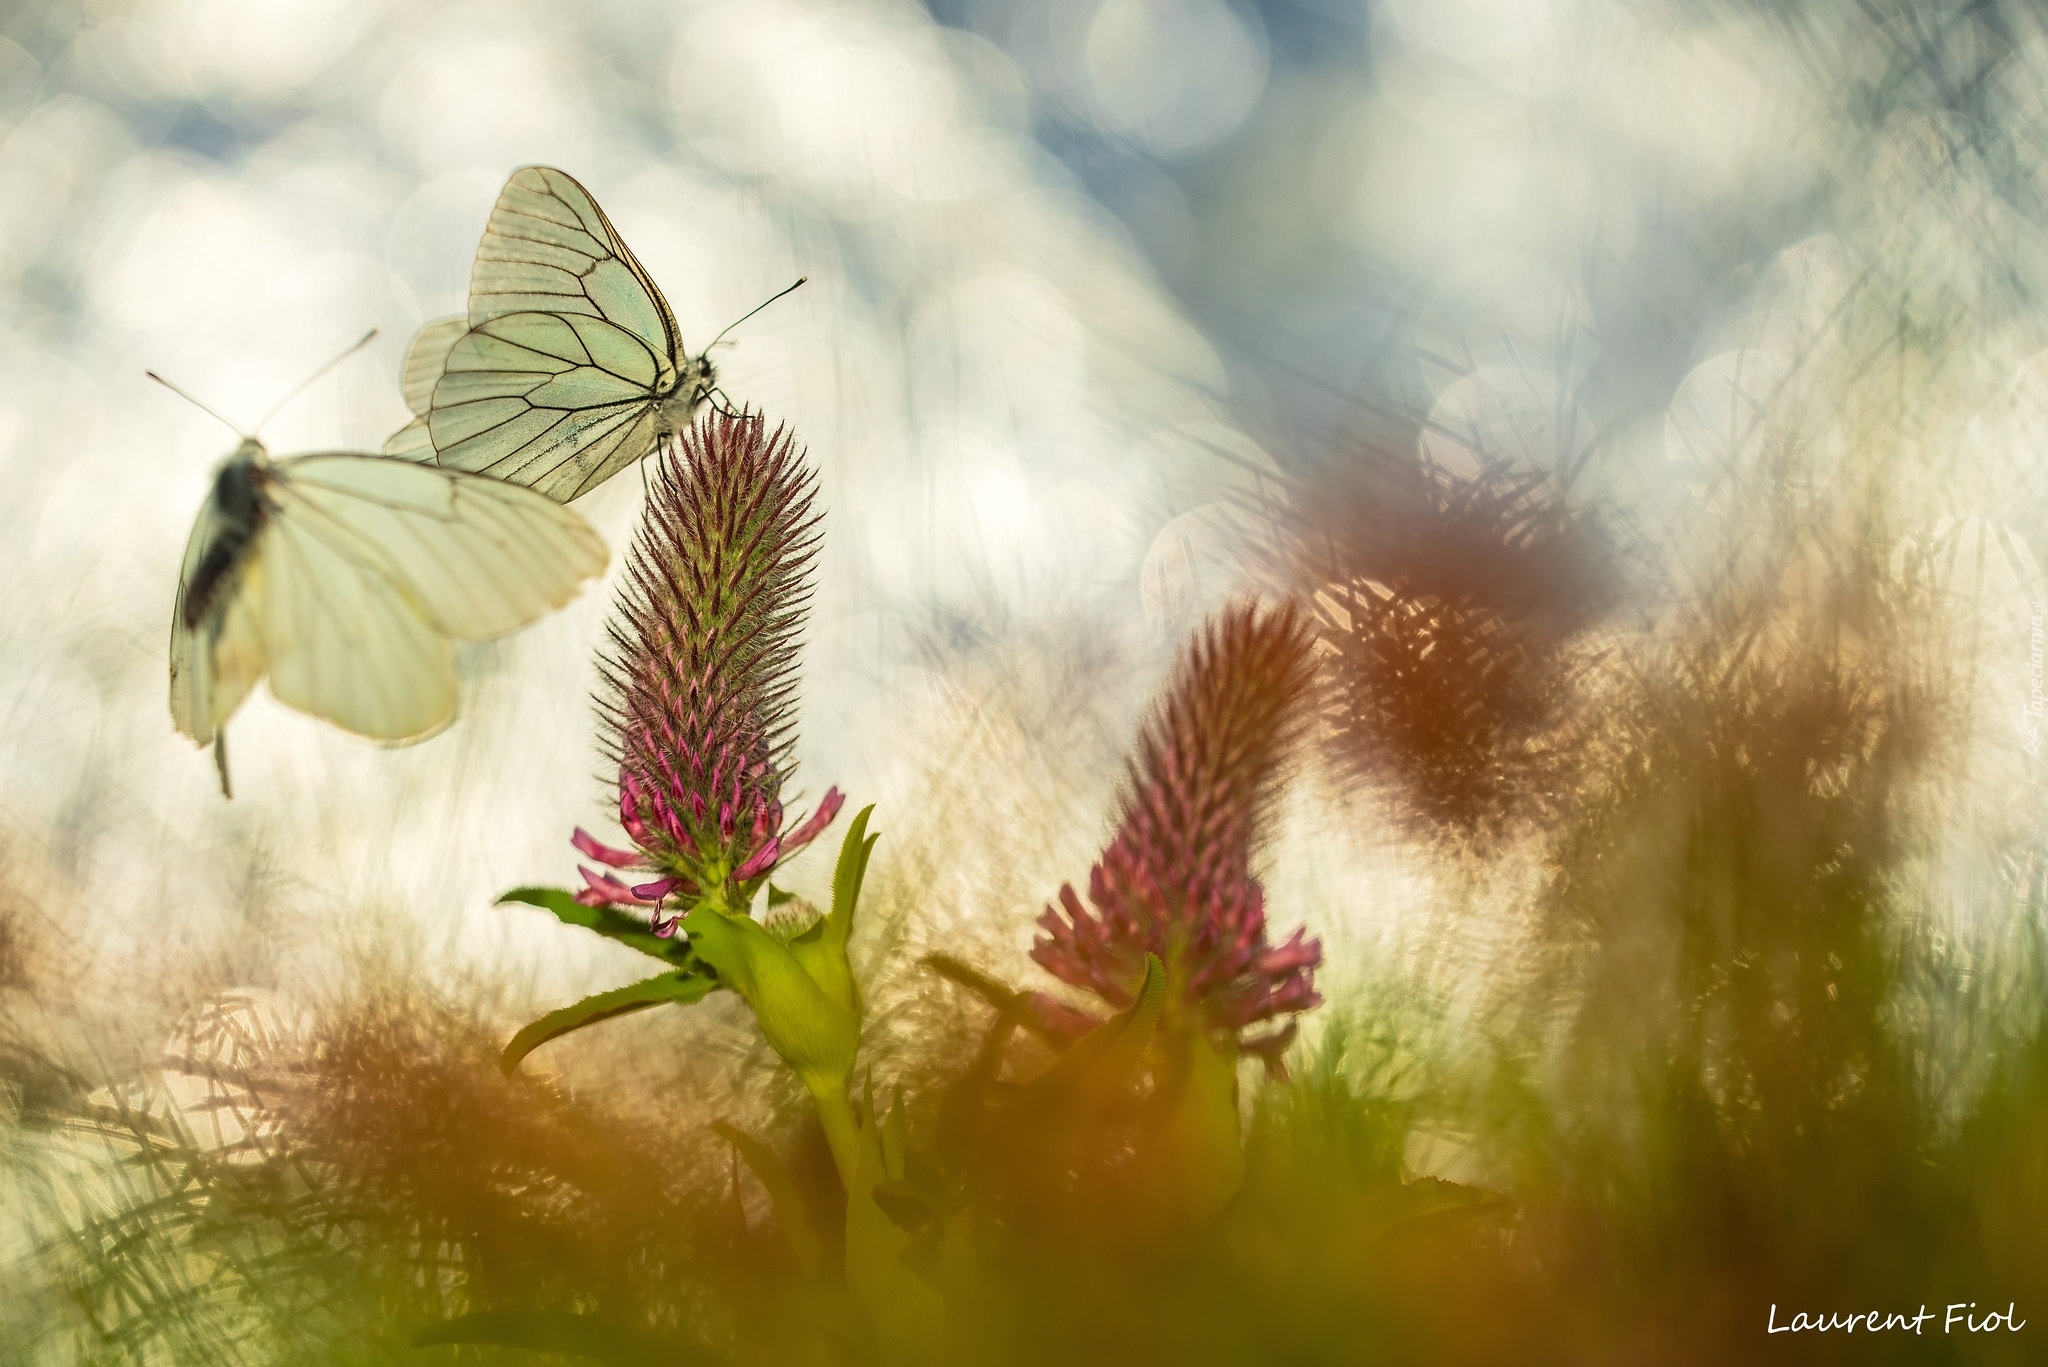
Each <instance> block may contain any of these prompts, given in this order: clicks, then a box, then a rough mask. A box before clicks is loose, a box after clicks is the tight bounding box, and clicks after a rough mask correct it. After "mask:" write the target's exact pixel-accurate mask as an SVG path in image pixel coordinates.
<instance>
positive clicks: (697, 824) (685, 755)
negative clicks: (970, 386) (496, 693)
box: [574, 413, 843, 934]
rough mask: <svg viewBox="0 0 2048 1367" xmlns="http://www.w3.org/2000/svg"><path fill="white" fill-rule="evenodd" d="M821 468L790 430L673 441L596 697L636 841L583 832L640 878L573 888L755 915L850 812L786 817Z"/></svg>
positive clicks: (596, 880)
mask: <svg viewBox="0 0 2048 1367" xmlns="http://www.w3.org/2000/svg"><path fill="white" fill-rule="evenodd" d="M816 491H817V477H816V475H815V474H814V473H813V472H812V471H811V470H810V469H809V468H808V467H807V466H806V465H805V464H804V462H803V455H802V453H801V452H800V451H799V450H797V448H796V446H795V444H794V442H793V441H792V440H791V438H790V436H789V435H788V433H787V431H786V430H784V429H783V428H781V427H777V428H776V429H774V430H773V431H772V432H771V431H770V430H769V429H768V426H767V424H766V423H765V422H764V421H763V420H762V419H761V418H760V417H758V416H755V415H750V414H746V413H737V414H733V413H724V414H707V415H706V416H705V417H704V418H703V419H702V420H701V421H700V422H699V423H698V424H697V425H696V426H695V427H694V428H692V429H691V430H690V431H689V432H687V433H685V434H683V436H682V437H681V439H680V440H679V441H677V442H675V443H673V444H671V445H668V446H666V447H664V449H663V452H662V454H661V456H660V457H659V459H658V461H657V468H656V475H655V479H654V484H653V488H652V491H651V493H650V496H649V498H648V501H647V509H646V512H645V514H644V515H643V517H642V520H641V524H640V531H639V534H638V536H637V537H635V539H634V542H633V548H632V551H631V553H630V555H629V557H628V560H627V566H626V576H625V583H624V584H623V586H622V587H621V588H620V590H619V598H618V608H617V615H616V616H615V618H614V620H613V622H612V625H611V628H610V636H611V641H610V645H609V648H608V649H607V650H606V652H605V654H604V656H603V657H602V669H603V674H604V685H605V686H604V690H603V692H602V693H601V694H600V696H599V700H598V710H599V715H600V720H601V722H602V730H603V733H604V738H605V745H606V748H607V750H608V751H609V757H610V758H611V759H612V760H613V761H614V762H615V763H616V764H617V766H618V782H619V824H620V826H621V827H623V828H624V829H625V832H626V835H627V837H628V838H629V839H630V840H631V841H632V843H633V845H634V849H632V850H619V849H614V848H611V847H609V846H606V845H604V844H601V843H600V842H599V841H597V840H596V839H595V838H593V837H592V836H591V835H589V834H588V833H587V832H585V831H583V830H581V829H579V830H578V831H577V832H576V835H575V839H574V843H575V845H576V848H577V849H578V850H580V851H582V852H583V853H584V854H586V855H588V856H589V857H590V858H592V859H594V860H596V861H598V862H599V863H601V864H606V865H610V866H611V867H612V868H614V869H620V870H635V871H637V874H636V877H635V880H634V881H633V882H630V883H629V882H627V881H625V880H624V879H622V878H620V877H618V876H615V875H612V874H606V873H598V872H595V871H593V870H591V869H588V868H584V869H583V870H582V873H583V880H584V884H585V886H584V888H583V890H582V891H581V892H580V893H578V894H577V900H579V901H582V902H585V903H587V904H591V905H602V904H606V903H614V904H620V905H625V906H641V907H652V908H654V909H655V916H654V920H655V928H656V929H657V931H659V932H661V933H663V934H669V933H673V931H674V928H675V917H674V916H664V915H663V914H662V912H661V908H663V907H664V906H666V905H668V903H669V900H670V899H671V898H675V899H677V900H678V901H680V902H682V903H683V905H684V906H685V907H687V906H688V905H691V904H694V903H695V902H697V901H699V900H711V901H715V902H717V903H718V904H719V905H720V906H721V907H724V908H729V909H731V910H734V911H740V912H744V910H745V907H746V903H747V901H748V900H749V899H750V898H751V896H752V894H753V891H754V889H755V888H757V887H758V886H759V885H760V882H761V880H763V879H765V878H766V877H767V876H768V874H769V873H770V872H771V871H772V870H773V869H774V868H775V866H776V865H777V864H778V863H779V862H781V861H782V860H783V859H786V858H788V857H789V856H790V855H792V854H794V853H795V852H796V851H797V850H799V849H801V848H802V847H803V846H805V845H807V844H809V843H810V841H811V840H813V839H815V838H816V837H817V835H818V834H819V833H820V832H822V831H823V830H824V829H825V827H826V826H828V825H829V824H831V821H832V818H833V817H834V816H835V815H836V814H837V813H838V811H839V807H840V804H841V802H842V801H843V799H842V798H841V796H840V794H839V791H838V790H837V789H836V788H834V789H831V790H829V791H828V792H827V793H826V794H825V796H824V798H823V799H822V800H821V801H820V802H819V804H818V807H817V810H816V811H814V812H813V813H812V814H811V816H810V818H809V819H808V820H805V821H803V822H802V823H800V824H798V825H797V826H796V827H795V828H794V829H793V830H792V829H785V826H784V812H783V808H782V788H783V784H784V783H785V782H786V781H787V780H788V778H789V775H790V771H791V768H792V765H791V761H790V753H789V752H790V748H791V745H792V742H793V739H794V737H793V733H792V724H793V720H794V717H793V713H794V708H795V701H796V684H795V679H794V674H795V667H796V640H797V635H798V633H799V632H800V631H801V629H802V626H803V621H804V615H805V612H806V610H807V608H808V607H809V603H810V595H811V568H812V562H813V560H814V559H815V557H816V554H817V549H818V538H819V518H818V514H817V512H816V511H815V509H814V508H813V502H814V500H815V496H816Z"/></svg>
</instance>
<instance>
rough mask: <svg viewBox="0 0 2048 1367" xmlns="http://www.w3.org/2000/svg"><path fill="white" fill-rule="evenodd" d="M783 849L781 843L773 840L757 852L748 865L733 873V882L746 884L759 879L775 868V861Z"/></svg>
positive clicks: (749, 859)
mask: <svg viewBox="0 0 2048 1367" xmlns="http://www.w3.org/2000/svg"><path fill="white" fill-rule="evenodd" d="M781 847H782V842H781V841H779V840H771V841H769V842H768V843H767V844H765V845H763V846H762V847H761V848H760V849H758V850H755V851H754V853H753V855H752V856H751V857H749V858H748V860H747V862H746V863H744V864H742V865H740V866H739V867H738V868H736V869H734V870H733V871H732V877H733V881H734V882H736V883H744V882H746V881H747V880H748V879H749V878H758V877H760V876H761V875H762V874H764V873H766V872H768V870H770V869H772V868H774V867H775V861H776V859H777V858H778V857H779V855H780V851H781Z"/></svg>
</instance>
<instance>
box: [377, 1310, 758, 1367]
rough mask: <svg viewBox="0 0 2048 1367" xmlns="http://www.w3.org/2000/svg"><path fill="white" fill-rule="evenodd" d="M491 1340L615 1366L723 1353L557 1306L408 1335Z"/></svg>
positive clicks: (433, 1340) (677, 1363) (419, 1340)
mask: <svg viewBox="0 0 2048 1367" xmlns="http://www.w3.org/2000/svg"><path fill="white" fill-rule="evenodd" d="M451 1344H489V1345H491V1346H493V1347H500V1348H526V1349H530V1350H532V1351H533V1352H536V1353H567V1354H569V1355H571V1356H572V1357H581V1358H589V1359H591V1360H592V1361H595V1362H608V1363H613V1364H615V1367H661V1365H662V1364H671V1365H673V1367H690V1364H695V1363H705V1364H710V1363H719V1362H724V1361H725V1360H726V1359H725V1358H724V1357H723V1355H721V1354H717V1353H713V1352H712V1351H711V1350H710V1349H708V1348H705V1347H704V1346H702V1345H701V1344H695V1343H687V1342H678V1341H676V1340H673V1339H658V1338H654V1337H652V1336H650V1335H646V1334H641V1333H636V1332H635V1331H633V1330H631V1329H622V1328H620V1327H619V1326H617V1325H615V1324H607V1323H605V1322H604V1321H603V1320H600V1319H598V1318H596V1317H595V1316H592V1315H572V1314H569V1313H568V1312H566V1311H561V1310H485V1311H482V1312H480V1313H478V1314H474V1315H463V1316H460V1317H459V1318H456V1319H452V1320H443V1321H442V1322H441V1323H439V1324H431V1325H428V1326H427V1327H426V1328H424V1329H422V1330H420V1331H419V1332H418V1333H416V1334H414V1335H413V1336H412V1346H413V1347H415V1348H434V1347H439V1346H442V1345H451Z"/></svg>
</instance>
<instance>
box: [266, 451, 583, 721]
mask: <svg viewBox="0 0 2048 1367" xmlns="http://www.w3.org/2000/svg"><path fill="white" fill-rule="evenodd" d="M269 495H270V498H271V501H272V504H273V511H272V512H271V514H270V516H269V518H268V521H267V524H266V526H265V529H264V531H263V533H262V536H261V538H260V541H259V551H258V555H257V557H256V559H257V561H258V563H259V564H260V565H261V567H262V570H263V573H264V574H265V576H266V584H267V590H268V592H267V598H266V609H267V610H266V612H265V615H264V631H265V641H266V644H267V647H268V662H269V667H270V688H271V692H272V693H274V694H276V696H277V699H278V701H280V702H282V703H285V704H286V705H287V706H290V707H295V708H297V709H299V710H300V711H302V712H310V713H313V714H314V715H316V716H322V717H326V718H327V719H328V720H330V721H333V722H335V723H336V724H337V725H339V726H342V727H344V728H346V729H347V730H350V731H354V732H356V733H358V734H359V735H364V736H369V737H371V738H373V739H377V740H385V741H397V742H403V741H414V740H423V739H425V738H426V737H428V736H431V735H433V734H434V733H435V732H437V731H439V730H441V729H442V728H443V727H445V726H446V725H447V724H448V723H449V722H450V721H452V720H454V717H455V711H456V704H457V689H456V679H455V669H454V663H453V660H452V657H451V652H450V649H449V644H448V642H449V639H450V638H451V637H453V638H456V639H460V640H488V639H490V638H492V637H496V636H502V635H505V634H506V633H508V632H511V631H516V630H517V629H519V628H520V627H522V626H525V625H527V624H528V623H529V622H532V621H533V620H535V619H536V618H538V617H540V616H542V615H543V614H545V613H547V612H548V611H550V610H551V609H553V608H556V607H560V606H561V605H562V604H563V603H566V602H567V601H568V600H569V599H570V598H571V597H573V596H574V595H575V593H576V591H577V588H578V586H579V585H581V584H582V583H583V581H585V580H586V579H589V578H590V577H592V576H593V575H595V574H597V573H598V572H599V571H600V570H602V569H603V567H604V563H605V547H604V542H603V540H602V538H600V537H599V536H598V535H597V533H596V532H595V531H593V530H592V529H591V527H590V525H589V524H588V523H587V522H585V521H584V520H583V519H582V518H581V517H579V516H577V515H576V514H575V513H573V512H570V511H569V510H568V509H567V508H564V507H562V506H560V505H559V504H557V503H554V502H552V501H551V500H549V499H548V498H546V497H544V496H542V495H540V494H537V493H534V492H533V491H532V490H529V489H524V488H521V487H519V486H517V485H507V484H501V483H499V482H497V481H495V480H490V479H485V478H483V477H480V476H475V475H467V474H463V473H461V472H459V471H454V470H442V469H437V468H435V467H433V466H426V465H414V464H409V463H407V462H403V461H393V460H385V459H382V458H380V457H375V456H358V455H309V456H297V457H293V458H292V459H289V460H284V461H280V462H278V463H277V464H276V465H275V466H274V467H273V476H272V479H271V480H270V483H269Z"/></svg>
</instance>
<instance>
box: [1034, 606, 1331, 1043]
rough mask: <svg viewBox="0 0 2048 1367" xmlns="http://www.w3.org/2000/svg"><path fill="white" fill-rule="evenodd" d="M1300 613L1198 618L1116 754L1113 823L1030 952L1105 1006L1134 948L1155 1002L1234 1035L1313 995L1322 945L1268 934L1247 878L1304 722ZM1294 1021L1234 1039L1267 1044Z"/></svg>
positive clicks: (1052, 1009)
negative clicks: (1132, 735)
mask: <svg viewBox="0 0 2048 1367" xmlns="http://www.w3.org/2000/svg"><path fill="white" fill-rule="evenodd" d="M1311 647H1312V636H1311V634H1310V630H1309V624H1308V622H1307V620H1306V619H1305V618H1304V617H1303V616H1302V615H1301V614H1300V613H1299V612H1298V611H1297V610H1296V609H1295V608H1294V607H1293V606H1292V605H1287V606H1283V607H1279V608H1274V609H1271V610H1268V611H1265V612H1263V613H1262V612H1261V611H1260V610H1259V609H1258V607H1257V605H1256V604H1254V603H1250V602H1240V603H1237V604H1233V605H1231V606H1230V607H1227V608H1225V609H1224V610H1223V612H1222V613H1220V614H1219V615H1218V616H1216V617H1214V618H1212V619H1211V620H1210V621H1209V622H1208V623H1206V624H1205V626H1204V628H1203V630H1202V631H1201V632H1200V634H1199V635H1197V636H1196V638H1195V639H1194V640H1193V641H1192V642H1191V643H1190V644H1189V645H1188V646H1187V647H1186V648H1185V649H1184V650H1183V652H1182V654H1181V657H1180V660H1179V662H1178V664H1177V666H1176V668H1175V671H1174V676H1173V681H1172V683H1171V685H1170V686H1169V688H1168V690H1167V692H1166V695H1165V697H1164V698H1163V699H1162V700H1161V701H1160V703H1159V704H1158V705H1157V706H1156V707H1155V709H1154V711H1153V713H1152V715H1151V716H1150V718H1148V720H1147V721H1146V723H1145V725H1144V728H1143V730H1142V732H1141V733H1140V735H1139V738H1138V744H1137V747H1136V749H1135V750H1134V751H1133V752H1132V754H1131V755H1130V757H1129V758H1128V759H1127V760H1126V766H1127V775H1126V785H1127V788H1126V792H1125V795H1124V801H1123V810H1122V812H1121V814H1120V816H1119V819H1118V822H1117V829H1116V834H1115V835H1114V837H1113V838H1112V839H1111V840H1110V843H1109V847H1108V848H1107V849H1105V850H1104V851H1103V852H1102V857H1101V859H1100V860H1099V861H1098V862H1097V863H1096V865H1095V867H1094V868H1093V869H1091V870H1090V871H1089V876H1088V897H1087V901H1086V902H1085V903H1084V902H1083V900H1082V898H1081V897H1080V895H1079V894H1077V893H1076V892H1075V890H1074V887H1073V885H1072V884H1067V885H1066V886H1064V887H1062V888H1061V889H1060V893H1059V906H1058V908H1057V909H1055V908H1054V907H1052V906H1050V905H1048V906H1047V907H1046V909H1045V913H1044V915H1042V916H1041V917H1040V918H1039V922H1038V923H1039V925H1040V926H1041V927H1042V928H1043V930H1044V934H1042V935H1041V936H1040V937H1039V938H1038V940H1037V942H1036V943H1035V944H1034V945H1033V946H1032V948H1031V957H1032V958H1033V959H1035V960H1036V961H1037V962H1038V964H1039V965H1040V966H1041V967H1043V968H1044V969H1046V970H1047V971H1048V972H1050V973H1052V974H1053V975H1054V976H1055V977H1057V978H1060V979H1061V980H1063V981H1065V982H1068V983H1071V984H1073V985H1074V986H1076V987H1082V988H1086V989H1087V990H1089V991H1090V992H1093V993H1094V994H1095V995H1096V996H1098V997H1100V998H1102V999H1103V1000H1104V1001H1105V1002H1108V1003H1109V1004H1110V1005H1111V1006H1113V1007H1116V1008H1118V1009H1122V1008H1125V1007H1128V1006H1130V1005H1131V1003H1132V1001H1133V999H1134V994H1135V991H1136V989H1137V987H1138V984H1139V981H1140V979H1141V977H1142V975H1143V971H1144V963H1145V956H1146V955H1147V954H1153V955H1157V956H1158V957H1159V959H1160V961H1161V962H1162V963H1163V964H1164V965H1165V966H1166V971H1167V984H1168V989H1167V990H1168V994H1169V995H1168V999H1167V1004H1166V1009H1167V1011H1168V1012H1169V1013H1172V1014H1173V1016H1174V1017H1175V1018H1178V1019H1180V1020H1181V1021H1183V1022H1185V1023H1189V1024H1201V1025H1206V1026H1207V1027H1209V1028H1212V1029H1216V1030H1220V1031H1226V1032H1228V1033H1230V1034H1231V1035H1232V1036H1236V1035H1237V1034H1238V1033H1239V1032H1240V1031H1242V1030H1243V1029H1244V1028H1245V1027H1247V1026H1251V1025H1254V1024H1257V1023H1258V1022H1261V1021H1266V1020H1270V1019H1272V1018H1273V1017H1275V1016H1279V1015H1283V1014H1287V1013H1292V1012H1299V1011H1306V1010H1308V1009H1309V1008H1311V1007H1314V1006H1316V1005H1318V1004H1320V1002H1321V1001H1322V998H1320V997H1319V996H1317V995H1316V991H1315V986H1314V973H1315V969H1316V967H1317V965H1318V964H1320V963H1321V962H1322V945H1321V943H1320V942H1319V941H1316V940H1308V939H1305V938H1304V936H1305V934H1306V931H1305V930H1296V931H1295V932H1294V933H1293V935H1291V936H1289V937H1288V938H1287V940H1285V941H1284V942H1283V943H1281V944H1278V945H1273V944H1270V943H1268V941H1267V938H1266V904H1265V890H1264V889H1263V888H1262V887H1261V886H1260V884H1259V880H1258V879H1257V878H1255V877H1253V876H1252V872H1251V859H1252V853H1253V850H1254V848H1255V845H1256V843H1257V840H1258V836H1259V834H1260V832H1259V825H1260V818H1261V817H1262V815H1263V814H1264V809H1265V808H1266V807H1267V806H1268V805H1269V800H1270V798H1271V797H1272V795H1273V793H1274V790H1275V789H1276V787H1277V786H1278V779H1279V776H1280V771H1281V765H1282V761H1283V760H1284V758H1285V756H1286V752H1287V750H1288V748H1289V747H1290V745H1291V743H1292V742H1293V740H1294V739H1295V737H1296V735H1297V733H1298V730H1299V726H1300V724H1301V721H1302V718H1303V713H1304V709H1303V707H1302V705H1301V704H1302V703H1303V702H1304V701H1305V700H1306V697H1307V694H1308V693H1309V690H1310V687H1311V684H1312V680H1313V677H1314V675H1313V661H1312V656H1311ZM1035 1001H1036V1003H1037V1004H1038V1006H1039V1010H1040V1013H1041V1015H1042V1016H1043V1017H1044V1018H1045V1020H1046V1023H1047V1024H1048V1025H1049V1026H1052V1027H1053V1028H1055V1029H1059V1030H1062V1031H1063V1032H1065V1033H1075V1032H1078V1031H1079V1030H1081V1029H1084V1028H1086V1027H1087V1026H1088V1025H1089V1024H1092V1022H1091V1021H1090V1020H1089V1019H1088V1018H1087V1016H1086V1015H1085V1013H1082V1012H1078V1011H1076V1010H1074V1009H1073V1008H1071V1007H1064V1006H1061V1005H1059V1004H1057V1003H1054V1002H1053V1001H1052V1000H1051V999H1050V998H1047V997H1045V996H1043V995H1042V994H1040V995H1038V996H1037V997H1036V998H1035ZM1291 1034H1292V1026H1291V1025H1290V1026H1289V1028H1288V1029H1287V1030H1286V1031H1284V1032H1281V1033H1280V1034H1276V1035H1271V1036H1268V1037H1267V1038H1266V1039H1264V1040H1259V1041H1247V1042H1245V1047H1246V1048H1253V1049H1259V1050H1260V1051H1261V1052H1264V1051H1266V1050H1268V1049H1271V1050H1274V1051H1277V1049H1278V1048H1281V1047H1284V1045H1285V1043H1286V1040H1287V1039H1288V1038H1290V1037H1291Z"/></svg>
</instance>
